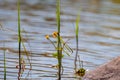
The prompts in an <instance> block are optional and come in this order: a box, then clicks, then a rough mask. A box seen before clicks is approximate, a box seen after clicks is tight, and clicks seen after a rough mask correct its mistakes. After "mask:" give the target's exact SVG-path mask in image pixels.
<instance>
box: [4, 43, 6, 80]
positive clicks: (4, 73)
mask: <svg viewBox="0 0 120 80" xmlns="http://www.w3.org/2000/svg"><path fill="white" fill-rule="evenodd" d="M4 47H5V44H4ZM4 80H6V53H5V50H4Z"/></svg>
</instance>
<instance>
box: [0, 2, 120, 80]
mask: <svg viewBox="0 0 120 80" xmlns="http://www.w3.org/2000/svg"><path fill="white" fill-rule="evenodd" d="M79 12H80V23H79V27H80V33H79V54H80V57H81V60H83V61H84V67H85V69H88V70H92V69H95V68H96V67H97V66H99V65H101V64H103V63H105V62H107V61H109V60H111V59H112V58H114V57H117V56H119V55H120V53H119V52H120V31H119V30H120V1H119V0H62V1H61V35H62V37H63V39H64V40H65V41H66V40H68V39H70V41H69V42H68V45H69V46H70V47H71V48H72V49H73V50H74V53H73V54H72V55H71V56H70V57H68V56H65V57H64V59H63V66H64V75H63V78H62V80H73V77H74V75H73V74H74V72H73V70H74V56H75V50H76V49H75V47H76V45H75V44H76V42H75V20H76V17H77V14H78V13H79ZM0 24H1V25H2V27H3V28H2V29H1V31H0V80H2V79H3V74H4V72H3V71H4V68H3V60H4V58H3V51H4V50H6V65H7V79H9V80H10V79H11V80H17V75H18V69H16V65H18V43H17V5H16V0H0ZM21 27H22V36H23V38H24V43H25V46H26V48H27V50H28V51H29V52H31V55H32V56H31V57H32V70H31V71H30V72H29V64H28V61H27V58H26V57H25V56H24V58H25V59H26V68H27V69H26V70H25V71H24V73H23V75H22V77H23V78H25V77H26V78H28V80H30V79H31V80H32V79H33V80H37V79H38V80H55V79H56V74H57V70H56V69H54V68H52V66H54V65H56V64H57V60H56V59H54V58H53V57H52V53H54V52H55V51H54V47H53V46H52V45H51V44H50V43H49V41H47V40H46V39H45V35H46V34H51V33H52V32H53V31H56V30H57V26H56V0H21ZM23 29H24V30H23ZM4 44H5V46H4ZM28 72H29V75H27V74H28Z"/></svg>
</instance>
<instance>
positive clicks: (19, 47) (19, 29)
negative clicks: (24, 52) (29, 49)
mask: <svg viewBox="0 0 120 80" xmlns="http://www.w3.org/2000/svg"><path fill="white" fill-rule="evenodd" d="M17 11H18V51H19V74H18V77H20V73H21V25H20V0H17Z"/></svg>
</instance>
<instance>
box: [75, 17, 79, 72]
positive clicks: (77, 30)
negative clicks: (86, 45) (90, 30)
mask: <svg viewBox="0 0 120 80" xmlns="http://www.w3.org/2000/svg"><path fill="white" fill-rule="evenodd" d="M79 21H80V15H78V16H77V19H76V27H75V33H76V55H75V61H74V65H75V72H76V69H77V56H78V44H79V43H78V36H79Z"/></svg>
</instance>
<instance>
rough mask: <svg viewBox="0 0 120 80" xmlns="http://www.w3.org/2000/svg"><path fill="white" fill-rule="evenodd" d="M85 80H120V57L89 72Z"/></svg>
mask: <svg viewBox="0 0 120 80" xmlns="http://www.w3.org/2000/svg"><path fill="white" fill-rule="evenodd" d="M83 80H120V56H119V57H117V58H114V59H113V60H111V61H110V62H108V63H106V64H103V65H101V66H100V67H98V68H96V69H95V70H93V71H89V72H87V73H86V74H85V76H84V77H83Z"/></svg>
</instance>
